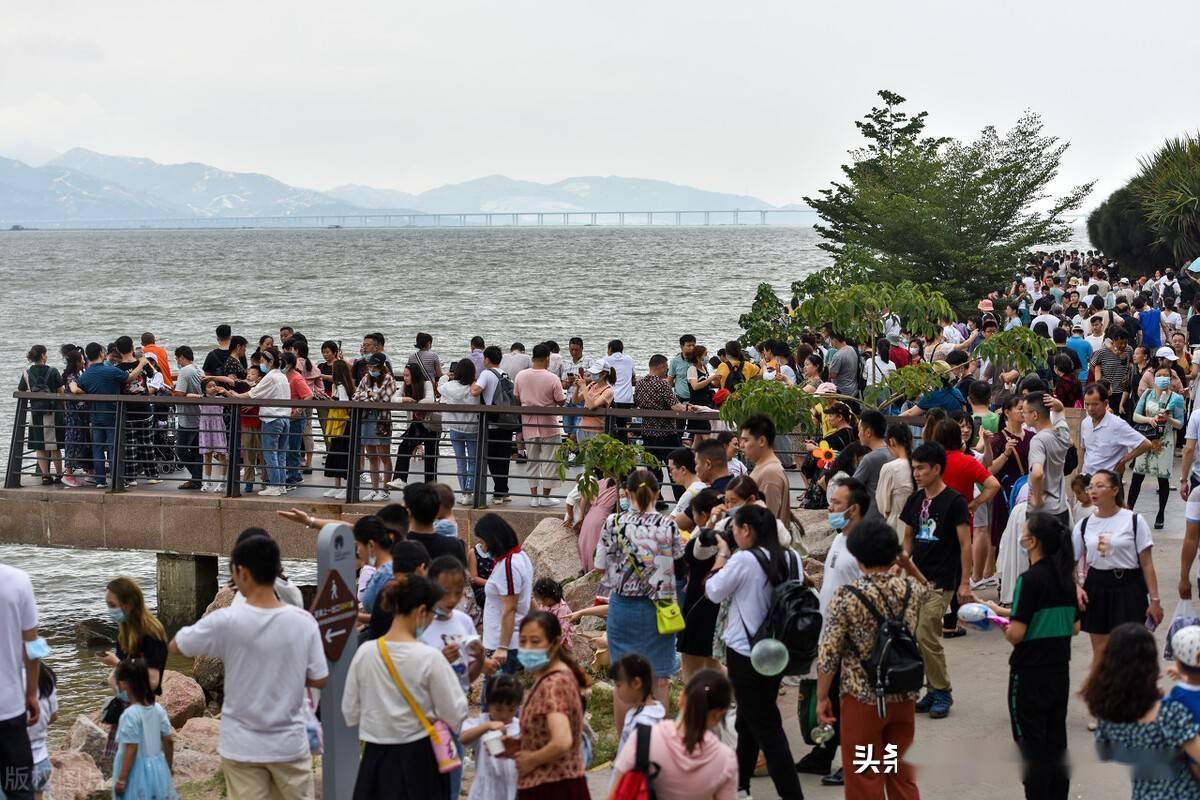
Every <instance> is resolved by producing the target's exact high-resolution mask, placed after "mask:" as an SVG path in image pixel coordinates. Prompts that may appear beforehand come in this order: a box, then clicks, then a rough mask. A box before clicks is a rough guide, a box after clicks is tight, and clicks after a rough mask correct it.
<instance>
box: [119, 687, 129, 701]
mask: <svg viewBox="0 0 1200 800" xmlns="http://www.w3.org/2000/svg"><path fill="white" fill-rule="evenodd" d="M117 699H118V700H120V701H121V702H123V703H128V702H129V695H128V694H127V693H126V692H125V690H124V689H122V690H121V691H119V692H117Z"/></svg>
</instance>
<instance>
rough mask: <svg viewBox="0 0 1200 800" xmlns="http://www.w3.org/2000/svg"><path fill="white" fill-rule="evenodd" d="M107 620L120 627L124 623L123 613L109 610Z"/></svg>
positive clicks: (114, 609)
mask: <svg viewBox="0 0 1200 800" xmlns="http://www.w3.org/2000/svg"><path fill="white" fill-rule="evenodd" d="M108 618H109V619H111V620H112V621H113V622H115V623H117V624H118V625H120V624H121V623H122V622H124V621H125V612H124V611H122V610H121V609H119V608H110V609H109V610H108Z"/></svg>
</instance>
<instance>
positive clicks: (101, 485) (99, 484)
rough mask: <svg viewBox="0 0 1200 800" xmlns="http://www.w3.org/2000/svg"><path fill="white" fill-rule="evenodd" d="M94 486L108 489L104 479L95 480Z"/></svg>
mask: <svg viewBox="0 0 1200 800" xmlns="http://www.w3.org/2000/svg"><path fill="white" fill-rule="evenodd" d="M96 488H97V489H108V484H107V483H105V482H104V481H97V482H96Z"/></svg>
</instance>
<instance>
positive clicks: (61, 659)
mask: <svg viewBox="0 0 1200 800" xmlns="http://www.w3.org/2000/svg"><path fill="white" fill-rule="evenodd" d="M817 242H818V237H817V235H816V233H815V232H814V231H813V230H812V229H811V228H802V227H749V226H743V227H711V228H699V227H697V228H650V229H638V228H615V227H614V228H605V227H596V228H584V229H578V228H576V229H570V230H555V229H524V230H511V229H509V230H505V229H492V230H476V229H459V230H453V229H451V230H378V229H377V230H344V229H343V230H302V231H297V230H289V231H273V230H235V231H215V230H214V231H87V232H82V231H81V232H49V231H27V232H20V233H0V297H2V298H3V302H2V304H0V375H7V376H8V377H7V378H3V379H0V387H4V388H3V389H2V390H0V457H6V454H7V451H8V445H9V438H10V435H11V434H10V432H11V427H12V412H13V408H14V401H13V400H12V398H11V397H10V396H8V389H7V387H8V386H11V387H12V388H15V387H16V384H17V381H18V379H19V377H20V374H21V371H22V369H23V368H24V364H25V363H26V362H25V358H24V356H25V353H26V351H27V350H28V348H29V346H30V345H32V344H36V343H41V344H45V345H46V346H47V347H48V348H49V349H50V351H51V363H55V364H57V363H58V359H57V351H58V346H59V345H61V344H63V343H65V342H75V343H77V344H79V345H83V344H86V343H87V342H89V341H93V340H94V341H98V342H102V343H107V342H110V341H112V340H113V339H115V338H116V337H117V336H120V335H122V334H126V335H129V336H132V337H134V339H135V340H136V339H137V337H138V335H139V334H141V333H142V332H143V331H152V332H154V334H155V335H156V336H157V338H158V343H159V344H161V345H163V346H164V347H165V348H166V349H167V351H168V352H171V351H172V350H173V349H174V348H175V347H176V346H177V345H180V344H188V345H191V346H192V348H193V349H195V350H196V351H197V353H198V354H199V355H200V356H201V357H202V355H203V353H204V352H206V351H207V350H208V349H209V348H211V347H212V346H213V345H214V344H215V341H214V336H213V329H214V328H215V327H216V326H217V325H218V324H220V323H229V324H230V325H232V326H233V329H234V332H235V333H239V334H242V335H244V336H246V337H247V338H248V339H250V340H251V342H256V341H257V338H258V336H260V335H261V334H264V333H271V334H274V335H277V332H278V329H279V326H280V325H284V324H286V325H291V326H293V327H295V328H296V329H297V330H300V331H302V332H303V333H304V334H305V335H306V336H307V337H308V340H309V342H310V343H312V344H314V345H316V344H317V343H319V342H320V341H322V340H324V339H335V340H341V341H343V342H344V343H345V348H346V350H347V352H349V353H357V350H358V342H359V341H361V337H362V335H363V333H366V332H369V331H382V332H383V333H384V335H385V336H386V337H387V340H388V347H387V350H388V352H389V353H393V354H401V355H403V354H406V353H407V352H409V351H411V349H412V339H413V335H414V333H415V332H416V331H418V330H423V331H428V332H429V333H432V334H433V336H434V349H435V350H436V351H437V352H438V353H439V354H440V355H441V356H442V358H443V360H450V359H454V358H460V357H462V356H463V355H465V354H466V351H467V349H468V348H467V342H468V340H469V339H470V337H471V336H473V335H475V334H479V335H481V336H483V337H484V338H485V339H486V340H487V342H488V344H493V343H494V344H498V345H500V346H501V347H502V348H505V349H507V346H508V345H509V344H511V343H512V342H514V341H522V342H524V343H525V344H526V346H528V347H531V346H532V345H533V344H534V343H535V342H538V341H543V340H545V339H555V340H557V341H558V342H559V343H560V344H561V345H562V346H563V349H564V351H565V349H566V343H567V339H568V338H570V337H571V336H582V337H583V339H584V341H585V351H586V352H587V353H588V354H591V355H603V353H604V345H605V343H606V342H607V341H608V340H609V339H612V338H620V339H622V340H624V342H625V345H626V352H628V353H630V354H631V355H632V356H633V357H634V358H635V360H636V361H637V362H638V363H639V364H643V363H645V361H646V359H648V358H649V357H650V356H651V355H652V354H654V353H656V352H661V353H664V354H667V355H670V354H672V353H673V352H674V351H675V349H676V347H677V344H676V343H677V341H678V337H679V336H680V334H682V333H685V332H687V333H694V334H696V336H697V337H698V338H699V339H700V341H701V343H703V344H706V345H708V346H709V348H710V350H712V351H713V352H715V350H716V349H717V347H719V346H721V345H722V344H723V343H724V341H725V340H726V339H729V338H733V337H734V336H736V335H737V334H738V333H740V329H739V328H738V325H737V318H738V316H739V315H740V314H742V313H744V312H745V310H746V309H747V307H748V306H749V304H750V302H751V300H752V299H753V296H754V290H755V288H756V287H757V285H758V284H759V283H761V282H763V281H766V282H769V283H771V284H773V285H774V286H775V287H776V288H777V290H778V291H780V293H781V295H783V296H786V295H784V294H783V293H784V292H785V291H786V290H787V287H788V286H789V285H790V283H791V282H792V281H793V280H796V279H797V278H801V277H803V276H804V275H806V274H808V273H809V272H812V271H813V270H815V269H819V268H820V267H822V266H825V265H826V264H827V263H828V258H827V256H826V254H825V253H824V252H823V251H821V250H819V249H818V248H817ZM1071 246H1074V247H1086V246H1087V242H1086V237H1085V234H1084V232H1083V230H1082V229H1080V230H1077V239H1076V241H1073V242H1072V243H1071ZM0 561H3V562H5V563H9V564H13V565H15V566H18V567H20V568H22V569H24V570H25V571H27V572H28V573H29V574H30V576H31V577H32V579H33V584H34V589H35V592H36V593H37V599H38V603H39V606H40V610H41V614H42V629H43V631H45V634H46V635H47V637H48V638H49V640H50V642H51V645H52V646H53V647H54V651H55V653H54V656H53V657H52V658H51V664H52V666H53V667H54V668H55V669H56V670H58V672H59V674H60V677H61V681H62V682H61V687H60V695H61V698H62V702H63V706H64V713H63V715H62V716H63V719H64V721H63V722H61V723H59V724H58V725H57V726H56V727H57V728H58V733H60V734H61V733H62V732H64V731H65V730H66V729H67V728H69V726H70V724H71V721H73V719H74V715H75V714H76V713H81V712H86V711H90V710H92V709H93V708H94V707H95V706H96V704H97V703H98V702H99V700H100V698H101V697H103V695H104V689H103V678H104V674H105V672H104V670H103V669H100V668H97V667H96V665H95V662H94V660H93V659H92V658H91V652H92V651H91V650H88V649H85V648H83V647H82V646H77V644H76V638H75V633H74V629H75V625H76V623H77V622H79V621H82V620H89V619H94V620H100V619H102V618H104V613H105V612H104V586H105V584H106V583H107V582H108V581H109V580H110V579H111V578H112V577H114V576H116V575H122V574H123V575H130V576H132V577H133V578H135V579H136V580H137V581H138V583H140V584H141V586H142V587H143V589H144V590H145V591H146V594H147V597H148V598H149V599H150V601H151V603H153V602H154V597H155V589H154V558H153V555H152V554H150V553H129V552H114V551H74V550H56V551H49V550H45V549H39V548H35V547H11V546H0ZM289 572H290V573H293V574H295V575H296V576H297V577H298V578H299V579H301V580H303V581H306V582H311V581H312V579H313V567H312V565H310V564H294V565H289ZM222 574H224V566H223V572H222Z"/></svg>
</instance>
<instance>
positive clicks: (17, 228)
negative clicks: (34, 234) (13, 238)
mask: <svg viewBox="0 0 1200 800" xmlns="http://www.w3.org/2000/svg"><path fill="white" fill-rule="evenodd" d="M9 230H10V231H27V230H29V228H26V227H25V226H24V225H13V226H12V227H11V228H9Z"/></svg>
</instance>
